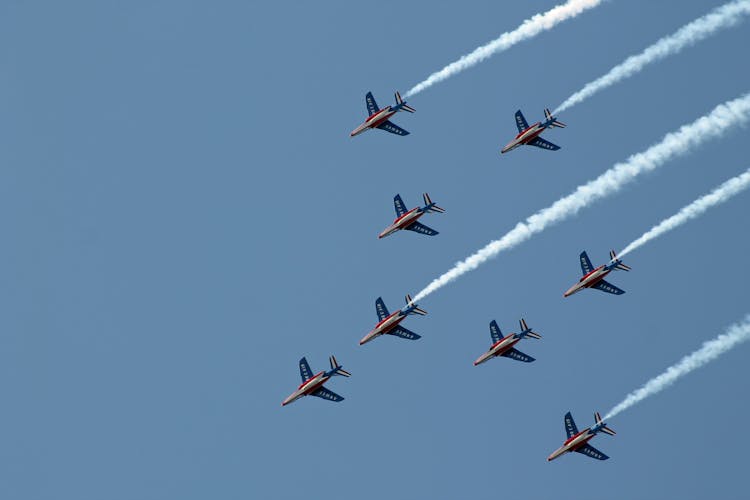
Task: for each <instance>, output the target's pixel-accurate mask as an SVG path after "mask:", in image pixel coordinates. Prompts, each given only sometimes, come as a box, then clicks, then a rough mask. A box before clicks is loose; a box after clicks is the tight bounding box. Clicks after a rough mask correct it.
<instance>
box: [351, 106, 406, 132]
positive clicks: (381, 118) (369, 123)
mask: <svg viewBox="0 0 750 500" xmlns="http://www.w3.org/2000/svg"><path fill="white" fill-rule="evenodd" d="M397 112H398V110H394V109H392V108H391V107H390V106H386V107H384V108H383V109H380V110H378V111H376V112H374V113H373V114H371V115H370V116H368V117H367V119H366V120H365V121H364V123H362V125H360V126H359V127H357V128H355V129H354V130H352V133H351V134H349V136H350V137H354V136H355V135H359V134H361V133H362V132H365V131H367V130H369V129H371V128H375V127H377V126H378V125H380V124H381V123H383V122H385V121H386V120H388V118H390V117H391V116H393V115H395V114H396V113H397Z"/></svg>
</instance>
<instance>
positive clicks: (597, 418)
mask: <svg viewBox="0 0 750 500" xmlns="http://www.w3.org/2000/svg"><path fill="white" fill-rule="evenodd" d="M594 420H595V421H596V425H597V426H599V430H600V431H602V432H603V433H605V434H609V435H610V436H614V435H615V434H617V433H616V432H615V431H613V430H612V429H610V428H609V427H607V424H605V423H604V422H602V416H601V415H600V414H599V412H598V411H595V412H594Z"/></svg>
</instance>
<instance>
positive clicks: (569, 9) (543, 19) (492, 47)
mask: <svg viewBox="0 0 750 500" xmlns="http://www.w3.org/2000/svg"><path fill="white" fill-rule="evenodd" d="M600 3H602V0H568V1H567V2H566V3H564V4H562V5H557V6H556V7H553V8H552V9H550V10H548V11H547V12H545V13H544V14H536V15H534V16H533V17H531V18H529V19H526V20H525V21H524V22H523V23H521V25H520V26H519V27H518V28H516V29H514V30H513V31H508V32H505V33H503V34H502V35H500V36H499V37H498V38H496V39H495V40H493V41H491V42H489V43H488V44H486V45H482V46H481V47H477V48H476V49H474V51H473V52H471V53H470V54H466V55H465V56H462V57H461V58H460V59H459V60H458V61H455V62H452V63H450V64H449V65H448V66H446V67H444V68H443V69H441V70H440V71H438V72H436V73H433V74H431V75H430V76H429V77H427V79H426V80H424V81H423V82H421V83H418V84H417V85H415V86H414V87H412V88H411V89H410V90H409V91H408V92H407V93H406V94H405V95H404V97H410V96H413V95H414V94H418V93H419V92H422V91H423V90H424V89H426V88H428V87H431V86H433V85H434V84H436V83H438V82H442V81H443V80H445V79H446V78H450V77H451V76H453V75H455V74H456V73H460V72H462V71H464V70H465V69H469V68H471V67H472V66H474V65H476V64H479V63H480V62H482V61H484V60H485V59H487V58H488V57H491V56H493V55H495V54H497V53H498V52H502V51H504V50H507V49H509V48H510V47H512V46H513V45H515V44H517V43H518V42H522V41H524V40H526V39H528V38H532V37H534V36H536V35H538V34H539V33H540V32H542V31H547V30H549V29H551V28H553V27H554V26H556V25H557V24H559V23H561V22H563V21H565V20H567V19H570V18H572V17H576V16H577V15H578V14H580V13H581V12H583V11H585V10H588V9H591V8H594V7H596V6H597V5H599V4H600Z"/></svg>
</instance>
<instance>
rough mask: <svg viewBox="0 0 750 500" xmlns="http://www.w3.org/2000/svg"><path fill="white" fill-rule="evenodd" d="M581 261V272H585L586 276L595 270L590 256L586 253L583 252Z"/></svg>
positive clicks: (580, 257)
mask: <svg viewBox="0 0 750 500" xmlns="http://www.w3.org/2000/svg"><path fill="white" fill-rule="evenodd" d="M579 259H581V271H582V272H583V275H584V276H586V275H587V274H588V273H590V272H591V271H593V270H594V266H592V265H591V261H590V260H589V256H588V255H587V254H586V252H581V255H580V256H579Z"/></svg>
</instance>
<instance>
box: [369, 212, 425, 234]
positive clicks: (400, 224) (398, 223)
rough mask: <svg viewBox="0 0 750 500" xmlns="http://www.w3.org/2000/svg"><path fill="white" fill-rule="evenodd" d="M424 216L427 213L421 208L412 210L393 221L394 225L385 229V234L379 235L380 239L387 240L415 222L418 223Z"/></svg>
mask: <svg viewBox="0 0 750 500" xmlns="http://www.w3.org/2000/svg"><path fill="white" fill-rule="evenodd" d="M424 214H425V211H424V210H422V209H421V208H419V207H416V208H412V209H411V210H409V211H408V212H406V213H405V214H404V215H402V216H400V217H397V218H396V220H394V221H393V224H391V225H390V226H388V227H387V228H385V229H383V232H381V233H380V234H379V235H378V239H380V238H385V237H386V236H388V235H391V234H393V233H395V232H396V231H398V230H400V229H404V228H406V227H407V226H409V225H410V224H413V223H414V222H416V221H417V219H419V218H420V217H422V216H423V215H424Z"/></svg>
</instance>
